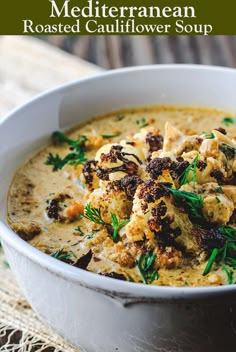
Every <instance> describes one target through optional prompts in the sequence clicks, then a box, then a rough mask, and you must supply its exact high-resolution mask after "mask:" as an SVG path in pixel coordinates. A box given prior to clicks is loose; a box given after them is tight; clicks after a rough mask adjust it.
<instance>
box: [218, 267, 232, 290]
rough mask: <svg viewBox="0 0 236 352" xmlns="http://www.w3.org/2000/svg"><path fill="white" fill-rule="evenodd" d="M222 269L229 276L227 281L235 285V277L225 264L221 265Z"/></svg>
mask: <svg viewBox="0 0 236 352" xmlns="http://www.w3.org/2000/svg"><path fill="white" fill-rule="evenodd" d="M221 267H222V269H223V270H224V272H225V273H226V276H227V280H228V284H229V285H232V283H233V275H232V272H231V271H229V270H228V268H227V266H226V265H225V264H222V265H221Z"/></svg>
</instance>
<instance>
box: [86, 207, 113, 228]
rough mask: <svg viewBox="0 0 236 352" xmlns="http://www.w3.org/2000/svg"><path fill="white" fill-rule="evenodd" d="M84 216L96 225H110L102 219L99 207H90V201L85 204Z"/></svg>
mask: <svg viewBox="0 0 236 352" xmlns="http://www.w3.org/2000/svg"><path fill="white" fill-rule="evenodd" d="M83 216H84V218H86V219H88V220H90V221H92V222H94V223H95V224H98V225H104V226H110V224H109V223H108V222H106V221H104V220H103V219H102V215H101V209H100V208H91V203H88V204H87V205H86V206H85V215H83Z"/></svg>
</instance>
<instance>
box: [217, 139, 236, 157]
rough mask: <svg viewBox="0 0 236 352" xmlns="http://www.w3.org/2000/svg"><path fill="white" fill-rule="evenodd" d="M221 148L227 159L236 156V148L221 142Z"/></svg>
mask: <svg viewBox="0 0 236 352" xmlns="http://www.w3.org/2000/svg"><path fill="white" fill-rule="evenodd" d="M220 150H221V151H222V152H223V153H224V154H225V156H226V159H227V160H231V159H233V158H234V157H235V156H236V148H234V147H232V146H231V145H228V144H226V143H221V144H220Z"/></svg>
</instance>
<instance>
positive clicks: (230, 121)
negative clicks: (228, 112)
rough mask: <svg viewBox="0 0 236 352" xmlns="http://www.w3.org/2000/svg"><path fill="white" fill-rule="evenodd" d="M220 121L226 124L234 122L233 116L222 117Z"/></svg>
mask: <svg viewBox="0 0 236 352" xmlns="http://www.w3.org/2000/svg"><path fill="white" fill-rule="evenodd" d="M221 123H223V124H224V125H226V126H229V125H233V124H234V123H235V118H233V117H224V118H223V119H222V120H221Z"/></svg>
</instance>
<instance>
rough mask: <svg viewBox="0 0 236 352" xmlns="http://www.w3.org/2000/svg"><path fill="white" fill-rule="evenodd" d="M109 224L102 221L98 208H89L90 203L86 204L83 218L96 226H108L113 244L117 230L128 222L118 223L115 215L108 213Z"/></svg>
mask: <svg viewBox="0 0 236 352" xmlns="http://www.w3.org/2000/svg"><path fill="white" fill-rule="evenodd" d="M110 216H111V223H108V222H106V221H104V220H103V219H102V215H101V209H100V208H91V203H88V204H87V205H86V207H85V215H83V217H84V218H86V219H88V220H90V221H92V222H94V223H95V224H98V225H103V226H110V227H112V228H113V234H112V239H113V241H114V242H116V241H117V237H118V232H119V229H120V228H121V227H123V226H125V225H126V224H128V222H129V220H125V221H122V222H120V223H119V221H118V218H117V216H116V214H114V213H110Z"/></svg>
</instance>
